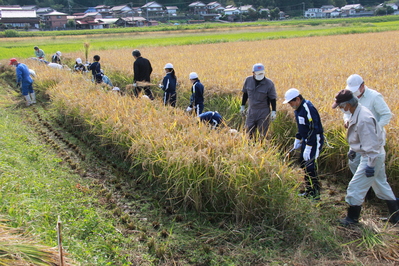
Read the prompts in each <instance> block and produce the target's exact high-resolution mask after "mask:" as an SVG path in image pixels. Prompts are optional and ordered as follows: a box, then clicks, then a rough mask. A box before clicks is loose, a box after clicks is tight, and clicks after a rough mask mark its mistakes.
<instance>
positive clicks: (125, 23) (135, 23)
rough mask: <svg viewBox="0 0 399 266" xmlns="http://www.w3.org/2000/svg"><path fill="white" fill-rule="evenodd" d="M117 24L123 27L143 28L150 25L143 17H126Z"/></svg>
mask: <svg viewBox="0 0 399 266" xmlns="http://www.w3.org/2000/svg"><path fill="white" fill-rule="evenodd" d="M115 24H116V25H118V26H121V27H142V26H146V25H147V24H148V23H147V20H146V19H145V18H143V17H126V18H119V19H118V20H117V21H116V22H115Z"/></svg>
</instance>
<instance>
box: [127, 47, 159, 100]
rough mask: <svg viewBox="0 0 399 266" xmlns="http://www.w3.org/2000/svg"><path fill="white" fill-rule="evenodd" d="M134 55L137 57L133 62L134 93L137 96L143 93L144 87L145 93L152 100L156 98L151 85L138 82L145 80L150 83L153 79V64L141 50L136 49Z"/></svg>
mask: <svg viewBox="0 0 399 266" xmlns="http://www.w3.org/2000/svg"><path fill="white" fill-rule="evenodd" d="M132 55H133V57H134V59H135V61H134V63H133V74H134V78H133V88H134V95H135V96H136V97H138V96H139V94H140V93H141V90H142V89H144V93H145V95H147V96H148V98H150V99H151V100H154V96H153V94H152V91H151V89H150V86H140V85H139V84H137V82H144V83H150V82H151V79H150V76H151V73H152V66H151V63H150V61H149V60H148V59H147V58H144V57H142V56H141V53H140V51H139V50H134V51H133V52H132Z"/></svg>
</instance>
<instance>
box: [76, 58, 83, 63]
mask: <svg viewBox="0 0 399 266" xmlns="http://www.w3.org/2000/svg"><path fill="white" fill-rule="evenodd" d="M76 64H79V65H80V64H82V59H81V58H79V57H78V58H76Z"/></svg>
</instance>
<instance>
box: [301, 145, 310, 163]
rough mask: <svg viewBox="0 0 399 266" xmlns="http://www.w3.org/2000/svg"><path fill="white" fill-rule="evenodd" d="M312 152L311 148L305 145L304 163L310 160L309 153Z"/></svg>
mask: <svg viewBox="0 0 399 266" xmlns="http://www.w3.org/2000/svg"><path fill="white" fill-rule="evenodd" d="M311 151H312V146H309V145H306V148H305V150H304V151H303V159H304V160H305V161H309V160H310V152H311Z"/></svg>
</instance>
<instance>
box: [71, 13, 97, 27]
mask: <svg viewBox="0 0 399 266" xmlns="http://www.w3.org/2000/svg"><path fill="white" fill-rule="evenodd" d="M73 15H74V17H75V18H74V20H75V23H76V28H78V29H100V28H101V29H102V28H103V27H102V26H100V25H101V24H102V23H100V22H99V19H102V18H103V17H102V15H101V13H100V12H89V13H74V14H73Z"/></svg>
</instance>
